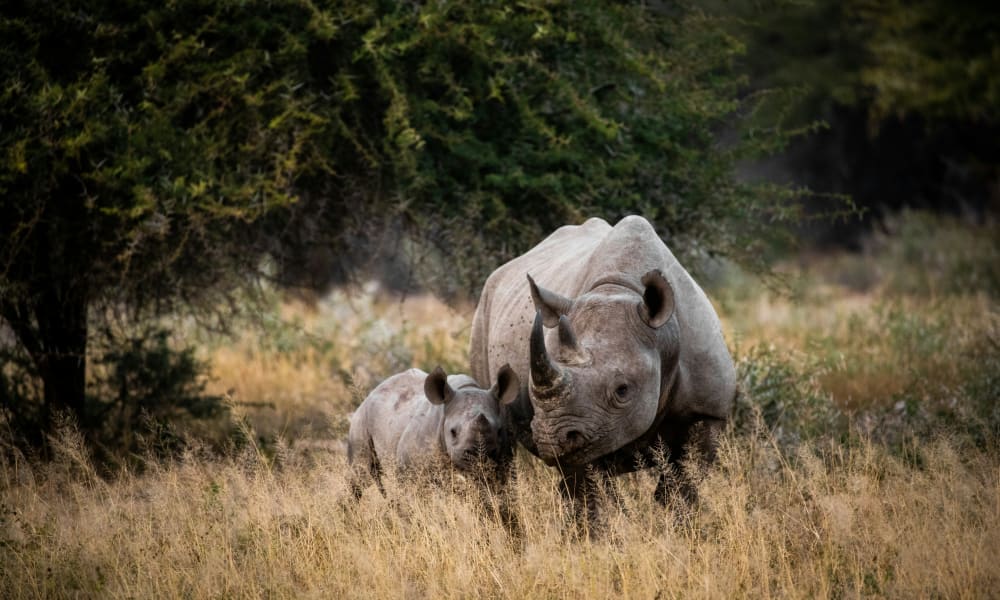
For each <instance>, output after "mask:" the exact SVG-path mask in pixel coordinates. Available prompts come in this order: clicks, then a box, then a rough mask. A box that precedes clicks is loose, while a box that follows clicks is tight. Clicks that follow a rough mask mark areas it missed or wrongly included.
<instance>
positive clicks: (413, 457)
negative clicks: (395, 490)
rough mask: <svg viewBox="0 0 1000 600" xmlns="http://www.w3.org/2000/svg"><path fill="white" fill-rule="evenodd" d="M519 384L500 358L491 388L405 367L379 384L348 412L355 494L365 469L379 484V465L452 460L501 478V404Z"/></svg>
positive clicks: (420, 466)
mask: <svg viewBox="0 0 1000 600" xmlns="http://www.w3.org/2000/svg"><path fill="white" fill-rule="evenodd" d="M520 390H521V384H520V382H519V380H518V377H517V374H516V373H514V371H513V369H511V368H510V367H508V366H504V367H502V368H501V369H500V371H499V372H498V373H497V382H496V384H495V385H494V386H493V387H492V388H490V389H483V388H481V387H479V384H478V383H476V381H475V380H474V379H472V378H471V377H469V376H468V375H452V376H450V377H449V376H448V375H446V374H445V372H444V370H443V369H441V367H437V368H436V369H434V372H433V373H431V374H430V375H428V374H427V373H425V372H423V371H421V370H420V369H410V370H408V371H405V372H403V373H399V374H397V375H393V376H392V377H390V378H388V379H386V380H385V381H383V382H382V383H381V384H379V385H378V387H376V388H375V389H374V390H372V392H371V393H370V394H369V395H368V397H367V398H365V400H364V402H362V403H361V406H359V407H358V409H357V410H356V411H355V412H354V414H353V415H352V416H351V428H350V432H349V433H348V436H347V458H348V462H349V463H350V464H351V467H352V470H353V479H352V482H351V487H352V490H353V492H354V495H355V497H359V496H360V495H361V491H362V487H363V485H362V480H363V479H364V474H365V472H367V473H368V474H370V475H371V477H372V478H374V480H375V482H376V483H378V484H379V487H381V480H380V473H381V471H382V468H383V466H390V465H391V466H393V467H395V468H396V469H397V470H399V471H401V472H402V471H413V470H426V472H427V473H428V474H430V475H434V474H437V473H440V472H441V471H442V470H446V469H449V468H456V469H458V470H459V471H460V472H464V473H477V474H478V473H481V472H482V471H481V469H483V467H486V471H489V470H491V469H492V470H494V472H495V474H497V475H498V476H499V477H501V478H503V477H505V475H506V470H507V468H508V466H509V465H510V462H511V459H512V457H513V445H512V442H511V438H510V437H509V436H508V431H507V427H506V426H505V419H504V418H503V416H502V413H503V411H502V410H501V407H502V406H505V405H507V404H509V403H510V402H512V401H513V400H514V399H515V398H517V395H518V393H519V392H520Z"/></svg>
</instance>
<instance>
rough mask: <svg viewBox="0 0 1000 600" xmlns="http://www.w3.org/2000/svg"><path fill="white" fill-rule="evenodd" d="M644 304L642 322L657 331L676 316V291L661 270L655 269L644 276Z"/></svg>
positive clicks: (640, 308)
mask: <svg viewBox="0 0 1000 600" xmlns="http://www.w3.org/2000/svg"><path fill="white" fill-rule="evenodd" d="M642 285H644V286H646V289H645V290H643V292H642V303H641V304H640V305H639V314H640V316H642V320H643V321H645V322H646V324H648V325H649V326H650V327H652V328H654V329H656V328H658V327H660V326H661V325H663V324H664V323H666V322H667V321H668V320H669V319H670V317H671V316H672V315H673V314H674V289H673V288H672V287H670V283H669V282H668V281H667V278H666V277H664V276H663V273H662V272H661V271H660V270H659V269H653V270H652V271H650V272H648V273H646V274H645V275H643V276H642Z"/></svg>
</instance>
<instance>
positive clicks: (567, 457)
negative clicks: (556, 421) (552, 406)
mask: <svg viewBox="0 0 1000 600" xmlns="http://www.w3.org/2000/svg"><path fill="white" fill-rule="evenodd" d="M532 431H533V433H534V437H535V447H536V448H537V449H538V456H539V457H540V458H541V459H542V460H543V461H544V462H545V463H546V464H547V465H549V466H555V465H558V464H564V465H580V464H584V463H585V462H587V461H588V460H589V458H590V455H591V454H592V453H593V450H594V447H593V445H592V440H591V439H590V436H589V435H587V434H586V433H584V432H583V431H581V430H577V429H572V428H569V429H561V430H553V429H551V428H549V427H547V426H545V425H543V424H542V423H541V422H537V421H536V422H535V423H532Z"/></svg>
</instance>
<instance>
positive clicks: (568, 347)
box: [558, 315, 587, 364]
mask: <svg viewBox="0 0 1000 600" xmlns="http://www.w3.org/2000/svg"><path fill="white" fill-rule="evenodd" d="M558 331H559V345H560V346H561V352H562V360H564V361H568V362H569V363H570V364H583V363H585V362H587V354H586V353H585V352H584V351H583V348H582V347H581V346H580V343H579V342H578V341H577V340H576V333H574V332H573V326H572V325H571V324H570V322H569V318H568V317H566V315H563V316H561V317H559V329H558Z"/></svg>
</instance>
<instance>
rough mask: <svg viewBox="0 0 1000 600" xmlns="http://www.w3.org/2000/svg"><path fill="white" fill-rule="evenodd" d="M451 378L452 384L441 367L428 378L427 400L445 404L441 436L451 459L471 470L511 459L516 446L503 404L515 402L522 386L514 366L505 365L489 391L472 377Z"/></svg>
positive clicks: (426, 385) (462, 468) (425, 387)
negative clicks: (510, 432)
mask: <svg viewBox="0 0 1000 600" xmlns="http://www.w3.org/2000/svg"><path fill="white" fill-rule="evenodd" d="M451 379H452V381H451V383H450V384H449V381H448V375H447V374H446V373H445V372H444V370H443V369H442V368H441V367H437V368H436V369H434V372H432V373H431V374H430V375H428V376H427V379H426V380H424V393H425V394H426V395H427V399H428V400H430V401H431V403H432V404H440V405H444V425H443V427H444V429H443V431H442V432H441V437H442V441H443V443H444V448H445V451H447V453H448V457H449V458H450V459H451V462H452V463H453V464H454V465H455V466H456V467H457V468H458V469H460V470H462V471H467V472H471V471H474V470H475V469H476V468H478V467H480V466H492V465H496V464H498V463H502V462H504V461H506V460H508V459H509V458H510V455H511V452H512V446H511V442H510V437H509V434H508V431H507V427H506V423H505V419H504V417H503V412H504V411H502V409H501V407H502V406H505V405H507V404H510V403H511V402H513V401H514V399H515V398H517V395H518V393H519V392H520V389H521V384H520V381H519V380H518V378H517V375H516V374H515V373H514V371H513V369H511V368H510V366H508V365H504V366H503V367H502V368H501V369H500V372H499V373H498V374H497V381H496V383H495V384H494V385H493V387H491V388H490V389H488V390H487V389H483V388H480V387H478V386H477V384H476V383H475V382H474V381H473V380H472V379H471V378H468V377H452V378H451ZM452 386H454V387H452Z"/></svg>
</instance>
